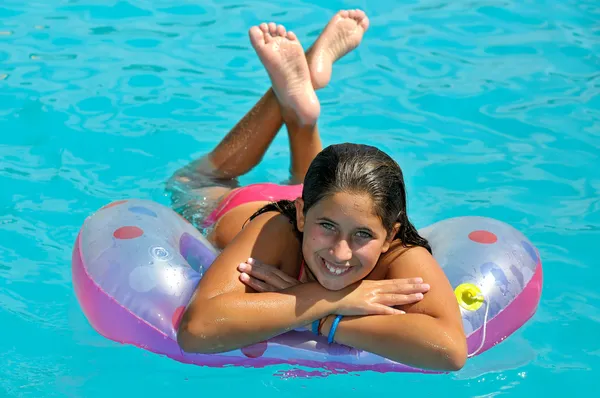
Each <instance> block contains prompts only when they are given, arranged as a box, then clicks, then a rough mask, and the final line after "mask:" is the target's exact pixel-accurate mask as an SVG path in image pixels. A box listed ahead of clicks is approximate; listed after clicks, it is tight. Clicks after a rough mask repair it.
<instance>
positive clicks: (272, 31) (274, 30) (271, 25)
mask: <svg viewBox="0 0 600 398" xmlns="http://www.w3.org/2000/svg"><path fill="white" fill-rule="evenodd" d="M269 33H270V34H271V36H275V35H276V34H277V25H275V22H269Z"/></svg>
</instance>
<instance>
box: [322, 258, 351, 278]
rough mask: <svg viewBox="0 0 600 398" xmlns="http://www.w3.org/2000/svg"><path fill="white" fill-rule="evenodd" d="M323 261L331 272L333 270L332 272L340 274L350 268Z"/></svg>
mask: <svg viewBox="0 0 600 398" xmlns="http://www.w3.org/2000/svg"><path fill="white" fill-rule="evenodd" d="M323 263H325V267H327V269H328V270H329V272H331V273H332V274H335V275H340V274H342V273H344V272H346V271H347V270H348V268H339V267H334V266H333V265H331V264H329V263H328V262H327V261H325V260H323Z"/></svg>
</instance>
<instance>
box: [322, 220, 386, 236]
mask: <svg viewBox="0 0 600 398" xmlns="http://www.w3.org/2000/svg"><path fill="white" fill-rule="evenodd" d="M317 221H327V222H329V223H331V224H334V225H339V224H338V223H336V222H335V221H333V220H332V219H331V218H327V217H319V218H317ZM357 229H360V230H363V231H366V232H369V233H370V234H371V235H373V236H375V235H376V233H375V231H373V230H372V229H371V228H369V227H364V226H362V227H358V228H357Z"/></svg>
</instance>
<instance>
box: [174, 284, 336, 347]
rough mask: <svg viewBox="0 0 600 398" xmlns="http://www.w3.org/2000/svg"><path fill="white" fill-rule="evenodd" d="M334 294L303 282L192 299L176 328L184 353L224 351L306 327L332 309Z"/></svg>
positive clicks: (333, 310) (329, 312)
mask: <svg viewBox="0 0 600 398" xmlns="http://www.w3.org/2000/svg"><path fill="white" fill-rule="evenodd" d="M336 298H337V297H336V293H335V292H332V291H329V290H327V289H325V288H324V287H322V286H321V285H320V284H318V283H304V284H300V285H296V286H294V287H291V288H289V289H286V290H283V291H280V292H273V293H226V294H222V295H219V296H216V297H213V298H211V299H202V300H192V302H191V304H190V305H189V306H188V308H187V309H186V311H185V313H184V315H183V318H182V321H181V324H180V326H179V331H178V336H177V338H178V342H179V345H180V346H181V348H182V349H183V350H184V351H187V352H197V353H218V352H226V351H231V350H234V349H238V348H241V347H245V346H247V345H250V344H254V343H257V342H260V341H264V340H267V339H269V338H271V337H273V336H277V335H279V334H282V333H285V332H287V331H290V330H293V329H295V328H297V327H300V326H304V325H307V324H309V323H311V322H312V321H314V320H316V319H320V318H322V317H325V316H327V315H328V314H331V313H333V312H335V309H336V305H335V301H336Z"/></svg>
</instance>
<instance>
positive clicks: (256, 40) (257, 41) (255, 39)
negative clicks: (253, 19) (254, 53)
mask: <svg viewBox="0 0 600 398" xmlns="http://www.w3.org/2000/svg"><path fill="white" fill-rule="evenodd" d="M248 35H249V36H250V42H251V43H252V45H253V46H261V45H263V44H265V34H264V33H263V31H262V30H260V28H259V27H258V26H253V27H251V28H250V30H249V31H248Z"/></svg>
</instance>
